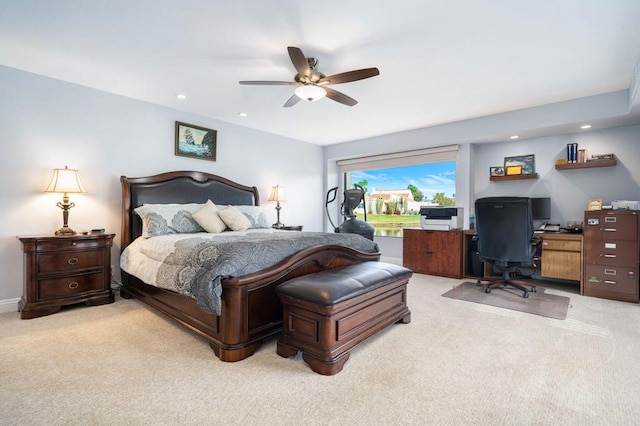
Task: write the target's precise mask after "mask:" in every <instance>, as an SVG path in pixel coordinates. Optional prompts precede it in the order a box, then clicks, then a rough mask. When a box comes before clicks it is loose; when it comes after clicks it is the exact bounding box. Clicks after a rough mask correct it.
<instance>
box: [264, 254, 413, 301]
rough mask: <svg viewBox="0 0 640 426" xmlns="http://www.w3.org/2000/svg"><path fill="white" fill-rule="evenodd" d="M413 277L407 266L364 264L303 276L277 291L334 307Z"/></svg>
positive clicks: (281, 285) (280, 286) (279, 287)
mask: <svg viewBox="0 0 640 426" xmlns="http://www.w3.org/2000/svg"><path fill="white" fill-rule="evenodd" d="M412 274H413V272H412V271H411V270H410V269H407V268H405V267H403V266H399V265H394V264H390V263H383V262H364V263H358V264H355V265H348V266H345V267H342V268H335V269H327V270H324V271H320V272H316V273H313V274H309V275H303V276H301V277H297V278H294V279H292V280H289V281H287V282H284V283H282V284H280V285H279V286H278V287H277V288H276V291H277V292H278V293H280V294H284V295H287V296H289V297H294V298H296V299H301V300H306V301H309V302H313V303H317V304H320V305H333V304H335V303H340V302H343V301H345V300H349V299H351V298H353V297H356V296H359V295H361V294H364V293H367V292H369V291H372V290H375V289H376V288H379V287H383V286H385V285H387V284H389V283H392V282H394V281H396V280H398V279H401V278H405V277H410V276H411V275H412Z"/></svg>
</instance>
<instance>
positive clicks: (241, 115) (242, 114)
mask: <svg viewBox="0 0 640 426" xmlns="http://www.w3.org/2000/svg"><path fill="white" fill-rule="evenodd" d="M238 115H239V116H240V117H246V116H247V113H246V112H239V113H238Z"/></svg>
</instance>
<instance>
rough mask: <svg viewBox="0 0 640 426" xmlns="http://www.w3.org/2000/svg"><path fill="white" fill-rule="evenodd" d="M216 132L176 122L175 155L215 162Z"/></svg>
mask: <svg viewBox="0 0 640 426" xmlns="http://www.w3.org/2000/svg"><path fill="white" fill-rule="evenodd" d="M217 133H218V132H217V131H215V130H213V129H207V128H206V127H200V126H195V125H193V124H187V123H182V122H180V121H176V148H175V149H176V155H179V156H181V157H191V158H200V159H202V160H210V161H216V143H217V142H216V140H217Z"/></svg>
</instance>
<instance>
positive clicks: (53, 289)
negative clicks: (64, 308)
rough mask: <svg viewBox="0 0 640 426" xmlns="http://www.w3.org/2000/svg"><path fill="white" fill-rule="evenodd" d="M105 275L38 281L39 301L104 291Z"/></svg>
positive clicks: (96, 274) (85, 275)
mask: <svg viewBox="0 0 640 426" xmlns="http://www.w3.org/2000/svg"><path fill="white" fill-rule="evenodd" d="M104 288H105V283H104V274H103V273H102V272H99V273H95V274H84V275H76V276H67V277H63V278H54V279H47V280H38V300H46V299H55V298H58V297H68V296H73V295H76V294H82V293H87V292H90V291H100V290H104Z"/></svg>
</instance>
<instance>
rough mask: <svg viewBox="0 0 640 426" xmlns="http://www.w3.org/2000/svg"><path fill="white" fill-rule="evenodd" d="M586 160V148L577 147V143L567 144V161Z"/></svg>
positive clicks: (580, 161) (581, 161) (577, 161)
mask: <svg viewBox="0 0 640 426" xmlns="http://www.w3.org/2000/svg"><path fill="white" fill-rule="evenodd" d="M587 161H589V160H588V157H587V150H586V149H578V144H577V143H568V144H567V163H586V162H587Z"/></svg>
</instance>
